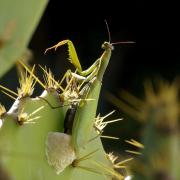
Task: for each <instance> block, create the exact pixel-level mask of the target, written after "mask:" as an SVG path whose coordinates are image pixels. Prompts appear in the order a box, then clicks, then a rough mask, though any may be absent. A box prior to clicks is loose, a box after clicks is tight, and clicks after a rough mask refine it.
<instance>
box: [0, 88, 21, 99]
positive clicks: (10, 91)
mask: <svg viewBox="0 0 180 180" xmlns="http://www.w3.org/2000/svg"><path fill="white" fill-rule="evenodd" d="M0 88H1V89H3V90H5V91H7V92H9V93H11V94H13V95H15V96H16V97H18V94H17V93H15V92H14V91H12V90H10V89H9V88H7V87H4V86H2V85H0Z"/></svg>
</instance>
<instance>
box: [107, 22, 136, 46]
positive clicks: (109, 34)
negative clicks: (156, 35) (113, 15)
mask: <svg viewBox="0 0 180 180" xmlns="http://www.w3.org/2000/svg"><path fill="white" fill-rule="evenodd" d="M104 21H105V24H106V28H107V32H108V38H109V43H110V44H111V45H116V44H133V43H135V42H134V41H119V42H114V43H111V33H110V30H109V25H108V23H107V20H106V19H105V20H104Z"/></svg>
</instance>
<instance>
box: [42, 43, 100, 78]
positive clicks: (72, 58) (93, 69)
mask: <svg viewBox="0 0 180 180" xmlns="http://www.w3.org/2000/svg"><path fill="white" fill-rule="evenodd" d="M64 44H67V45H68V52H69V60H70V62H71V63H72V64H73V65H74V66H75V68H77V72H78V74H79V75H81V76H82V77H85V76H87V75H89V74H91V73H93V74H95V72H97V67H98V66H99V63H100V59H97V60H96V61H95V62H94V63H93V65H91V66H90V67H89V68H88V69H86V70H84V71H83V70H82V67H81V64H80V62H79V59H78V56H77V53H76V50H75V47H74V45H73V43H72V41H70V40H63V41H60V42H59V43H58V44H56V45H55V46H52V47H50V48H48V49H46V51H45V53H46V52H47V51H49V50H51V49H55V50H56V49H57V48H58V47H60V46H62V45H64ZM74 75H76V74H74ZM82 77H81V78H82ZM90 78H91V76H90V77H89V78H87V80H89V79H90Z"/></svg>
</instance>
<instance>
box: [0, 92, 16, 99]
mask: <svg viewBox="0 0 180 180" xmlns="http://www.w3.org/2000/svg"><path fill="white" fill-rule="evenodd" d="M1 92H2V93H3V94H5V95H6V96H8V97H10V98H11V99H13V100H16V98H15V97H14V96H12V95H10V94H9V93H7V92H5V91H3V90H1Z"/></svg>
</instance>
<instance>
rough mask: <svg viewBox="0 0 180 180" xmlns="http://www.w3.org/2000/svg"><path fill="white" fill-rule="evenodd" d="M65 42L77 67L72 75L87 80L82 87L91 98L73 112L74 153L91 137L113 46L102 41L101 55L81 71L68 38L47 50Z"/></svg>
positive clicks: (81, 103) (71, 59) (88, 97)
mask: <svg viewBox="0 0 180 180" xmlns="http://www.w3.org/2000/svg"><path fill="white" fill-rule="evenodd" d="M65 43H67V44H68V50H69V56H70V61H71V63H72V64H73V65H74V66H75V67H76V68H77V72H78V74H74V73H73V75H74V76H75V77H77V79H78V77H80V78H79V79H80V80H82V79H83V80H84V81H86V82H88V84H86V85H85V87H84V89H87V88H89V92H88V94H87V96H86V98H87V99H92V101H85V100H81V101H80V102H79V105H78V107H77V110H76V112H75V117H74V123H73V128H72V144H73V147H74V148H75V151H76V153H78V152H79V150H80V149H81V148H82V147H83V146H85V144H86V143H87V142H88V141H89V140H90V138H91V137H90V136H91V131H92V128H93V123H94V120H95V116H96V109H97V104H98V99H99V93H100V90H101V85H102V79H103V75H104V72H105V70H106V67H107V65H108V63H109V60H110V57H111V51H112V50H113V46H112V44H110V43H109V42H104V43H103V45H102V48H103V49H104V52H103V54H102V55H101V57H100V58H99V59H97V60H96V61H95V63H94V64H93V65H92V66H91V67H90V68H88V69H87V70H85V71H82V68H81V65H80V62H79V60H78V57H77V53H76V51H75V48H74V45H73V43H72V42H71V41H70V40H63V41H61V42H59V43H58V44H57V45H55V46H53V47H51V48H48V49H47V50H50V49H52V48H55V50H56V49H57V47H59V46H61V45H64V44H65ZM47 50H46V51H47ZM78 75H80V76H78ZM86 76H87V77H86ZM82 91H83V90H82ZM85 91H86V90H85ZM86 93H87V92H86Z"/></svg>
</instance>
